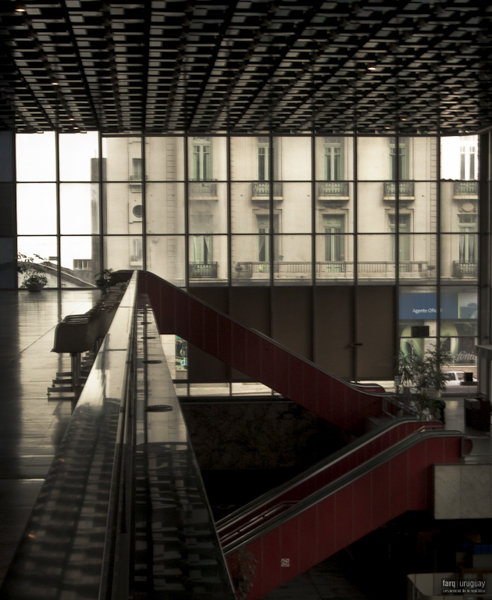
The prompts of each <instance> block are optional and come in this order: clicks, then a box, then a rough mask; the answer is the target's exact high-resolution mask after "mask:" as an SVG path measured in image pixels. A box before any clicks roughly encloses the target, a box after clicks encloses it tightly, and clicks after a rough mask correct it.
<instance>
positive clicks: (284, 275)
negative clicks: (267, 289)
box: [273, 235, 313, 285]
mask: <svg viewBox="0 0 492 600" xmlns="http://www.w3.org/2000/svg"><path fill="white" fill-rule="evenodd" d="M311 239H312V238H311V236H307V235H274V236H273V242H274V263H273V278H274V281H275V285H288V284H295V285H298V284H306V285H308V284H309V285H310V284H311V282H312V268H313V263H312V242H311ZM277 257H278V258H277Z"/></svg>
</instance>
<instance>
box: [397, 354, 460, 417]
mask: <svg viewBox="0 0 492 600" xmlns="http://www.w3.org/2000/svg"><path fill="white" fill-rule="evenodd" d="M451 362H452V357H451V353H450V352H448V351H447V350H444V349H443V347H442V346H436V348H435V349H434V350H427V351H426V352H425V354H424V356H423V357H421V356H419V355H418V354H413V353H412V354H406V355H405V354H404V353H403V352H400V354H399V356H398V361H397V370H398V378H399V383H400V384H401V385H402V386H403V388H404V389H405V388H406V389H407V391H408V392H409V400H410V405H411V406H412V407H413V408H414V409H415V411H416V413H417V416H418V418H419V419H420V420H425V419H427V418H432V417H433V416H434V415H438V416H439V418H440V419H441V421H443V422H444V408H445V406H446V403H445V402H444V400H442V398H440V395H441V392H443V391H444V390H445V389H446V380H447V379H446V372H445V371H444V370H443V368H442V367H445V366H447V365H449V364H450V363H451Z"/></svg>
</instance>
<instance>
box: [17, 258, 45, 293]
mask: <svg viewBox="0 0 492 600" xmlns="http://www.w3.org/2000/svg"><path fill="white" fill-rule="evenodd" d="M36 259H37V260H38V261H40V262H36ZM45 260H46V259H44V258H43V257H42V256H39V254H34V256H27V254H22V252H18V253H17V272H18V273H22V275H24V278H23V279H22V283H21V285H20V287H21V288H26V289H28V290H29V291H31V292H39V291H40V290H42V289H43V288H44V286H45V285H46V284H47V283H48V278H47V277H46V275H45V274H44V273H45V269H44V266H43V264H42V262H44V261H45Z"/></svg>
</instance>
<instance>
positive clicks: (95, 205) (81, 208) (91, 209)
mask: <svg viewBox="0 0 492 600" xmlns="http://www.w3.org/2000/svg"><path fill="white" fill-rule="evenodd" d="M60 221H61V223H60V227H61V233H62V234H63V233H79V234H89V233H99V186H98V185H94V184H90V183H87V184H84V183H62V184H61V185H60Z"/></svg>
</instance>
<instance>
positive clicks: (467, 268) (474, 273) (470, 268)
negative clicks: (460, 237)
mask: <svg viewBox="0 0 492 600" xmlns="http://www.w3.org/2000/svg"><path fill="white" fill-rule="evenodd" d="M453 277H458V278H461V277H478V263H476V262H459V261H457V260H455V261H454V262H453Z"/></svg>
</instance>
